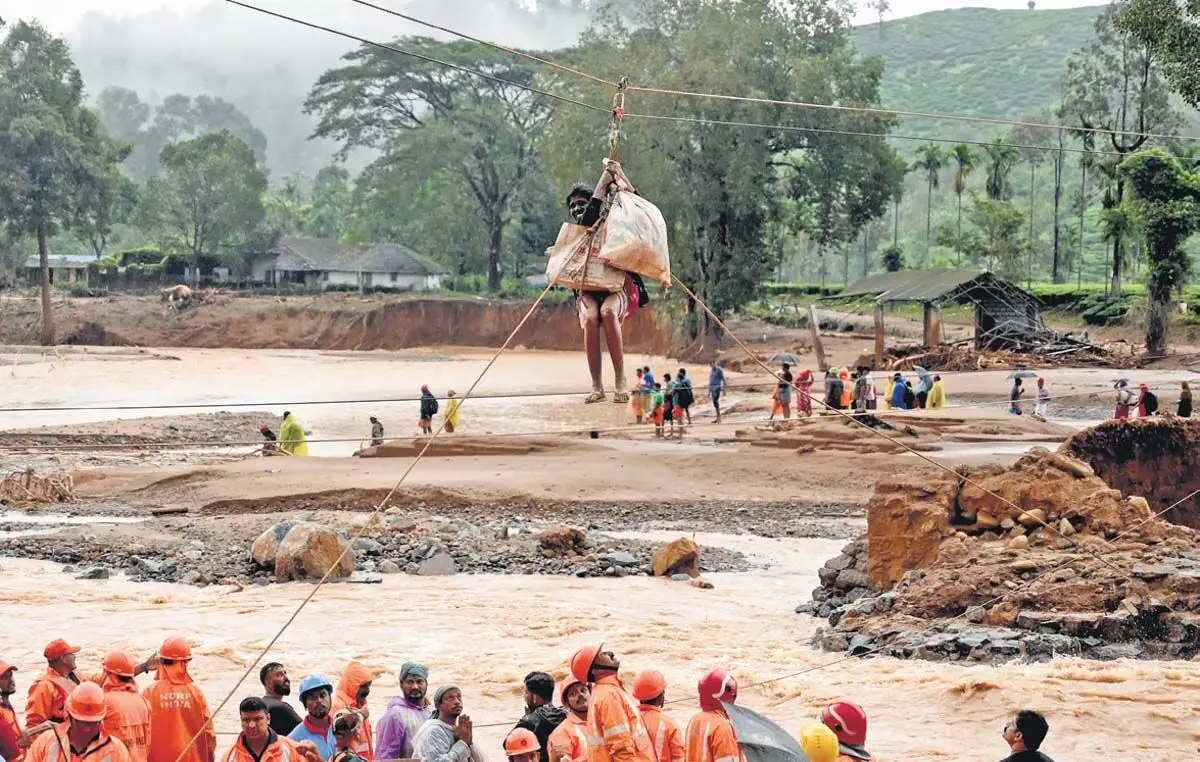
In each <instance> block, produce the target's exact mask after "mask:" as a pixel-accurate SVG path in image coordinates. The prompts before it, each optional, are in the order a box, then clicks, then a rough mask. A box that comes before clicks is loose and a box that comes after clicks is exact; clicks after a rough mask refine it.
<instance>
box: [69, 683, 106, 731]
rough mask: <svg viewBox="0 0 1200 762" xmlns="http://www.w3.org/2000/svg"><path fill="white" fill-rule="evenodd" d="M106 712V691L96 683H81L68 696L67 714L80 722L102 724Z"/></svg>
mask: <svg viewBox="0 0 1200 762" xmlns="http://www.w3.org/2000/svg"><path fill="white" fill-rule="evenodd" d="M106 712H107V709H106V707H105V706H104V691H103V690H102V689H101V688H100V686H99V685H96V684H95V683H90V682H88V683H80V684H79V685H77V686H75V690H73V691H71V695H70V696H67V714H69V715H71V716H72V717H74V718H75V719H77V720H79V721H80V722H100V721H101V720H103V719H104V715H105V713H106Z"/></svg>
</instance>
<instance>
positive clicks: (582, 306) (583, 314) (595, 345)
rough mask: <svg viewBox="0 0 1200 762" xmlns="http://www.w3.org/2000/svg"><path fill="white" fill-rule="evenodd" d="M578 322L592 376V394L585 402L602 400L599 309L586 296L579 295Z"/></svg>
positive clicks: (602, 379)
mask: <svg viewBox="0 0 1200 762" xmlns="http://www.w3.org/2000/svg"><path fill="white" fill-rule="evenodd" d="M579 312H580V320H581V322H582V323H583V351H584V353H585V354H586V355H587V363H588V371H589V372H590V373H591V374H592V393H591V394H589V395H588V396H587V399H585V400H584V401H585V402H589V403H591V402H601V401H603V400H604V396H605V395H604V378H603V376H602V372H603V366H602V364H601V358H600V307H599V305H597V304H596V302H595V301H594V300H593V299H592V298H591V297H590V296H588V295H586V294H580V295H579Z"/></svg>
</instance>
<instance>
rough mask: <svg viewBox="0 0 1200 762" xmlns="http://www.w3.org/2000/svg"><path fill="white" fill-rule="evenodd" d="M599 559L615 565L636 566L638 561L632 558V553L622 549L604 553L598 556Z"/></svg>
mask: <svg viewBox="0 0 1200 762" xmlns="http://www.w3.org/2000/svg"><path fill="white" fill-rule="evenodd" d="M600 560H601V561H606V562H608V563H610V564H614V565H616V566H637V563H638V560H637V559H636V558H634V556H633V554H632V553H630V552H628V551H624V550H620V551H617V552H615V553H605V554H604V555H602V556H600Z"/></svg>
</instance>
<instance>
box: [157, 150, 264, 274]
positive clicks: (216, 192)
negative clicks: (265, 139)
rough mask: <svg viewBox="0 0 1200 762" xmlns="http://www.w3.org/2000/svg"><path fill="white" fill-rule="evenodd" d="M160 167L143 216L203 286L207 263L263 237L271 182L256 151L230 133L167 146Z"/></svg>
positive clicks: (167, 249)
mask: <svg viewBox="0 0 1200 762" xmlns="http://www.w3.org/2000/svg"><path fill="white" fill-rule="evenodd" d="M160 162H161V164H162V167H163V170H162V173H161V174H160V175H159V176H158V177H155V178H153V179H151V181H150V182H149V183H148V185H147V187H146V192H145V195H144V198H143V203H142V206H141V208H140V210H139V216H140V218H141V220H142V224H143V225H144V226H145V227H147V228H149V229H152V230H154V231H155V232H156V233H157V234H158V237H159V241H160V243H161V245H162V247H163V249H164V250H166V251H168V252H170V253H173V254H182V255H186V256H187V257H188V258H189V260H190V261H191V265H192V273H193V282H195V283H199V279H200V267H201V260H202V259H203V258H207V257H213V256H218V255H232V254H236V253H238V251H239V250H241V249H244V248H246V247H247V245H248V244H249V243H250V242H251V241H252V240H253V239H254V238H255V236H256V233H258V232H259V231H260V227H261V226H262V224H263V222H264V220H265V217H266V213H265V210H264V209H263V200H262V199H263V193H264V192H265V191H266V190H267V178H266V176H265V175H264V174H263V172H262V170H261V169H259V167H258V163H257V161H256V160H255V158H254V152H253V151H251V150H250V146H248V145H246V144H245V143H244V142H242V141H241V140H239V139H237V138H236V137H234V136H233V135H231V134H230V133H228V132H218V133H210V134H207V135H202V136H200V137H198V138H195V139H193V140H188V141H185V142H183V143H178V144H176V145H171V146H167V147H166V148H164V149H163V152H162V157H161V159H160ZM238 261H242V260H241V259H240V258H239V259H238ZM243 274H244V273H243Z"/></svg>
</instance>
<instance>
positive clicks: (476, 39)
mask: <svg viewBox="0 0 1200 762" xmlns="http://www.w3.org/2000/svg"><path fill="white" fill-rule="evenodd" d="M350 2H352V3H357V4H358V5H362V6H365V7H367V8H374V9H375V10H377V11H382V12H383V13H386V14H388V15H390V16H396V17H398V18H402V19H404V20H405V21H411V22H412V23H414V24H420V25H421V26H424V27H429V28H430V29H436V30H438V31H439V32H445V33H446V34H452V35H454V36H455V37H461V38H462V39H464V40H470V41H471V42H476V43H479V44H480V45H484V46H486V47H489V48H494V49H496V50H499V51H501V52H503V53H509V54H511V55H514V56H520V57H521V58H525V59H528V60H530V61H534V62H535V63H540V64H543V65H545V66H550V67H553V68H555V69H558V70H559V71H564V72H567V73H568V74H573V75H575V76H576V77H581V78H583V79H589V80H591V81H592V82H595V83H597V84H600V85H608V86H609V87H616V86H617V83H616V82H610V81H608V80H607V79H601V78H600V77H597V76H594V75H592V74H588V73H587V72H585V71H579V70H578V69H572V68H571V67H570V66H567V65H565V64H561V63H558V62H557V61H550V60H547V59H545V58H539V57H537V56H535V55H533V54H532V53H526V52H525V51H523V50H517V49H516V48H510V47H508V46H506V45H501V44H499V43H497V42H488V41H487V40H484V39H480V38H479V37H472V36H471V35H469V34H466V33H465V32H459V31H456V30H454V29H451V28H449V27H445V26H440V25H438V24H434V23H432V22H429V21H424V20H422V19H419V18H417V17H416V16H410V15H408V14H407V13H401V12H400V11H395V10H392V9H391V8H384V7H383V6H381V5H376V4H375V3H369V2H367V1H366V0H350Z"/></svg>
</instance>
